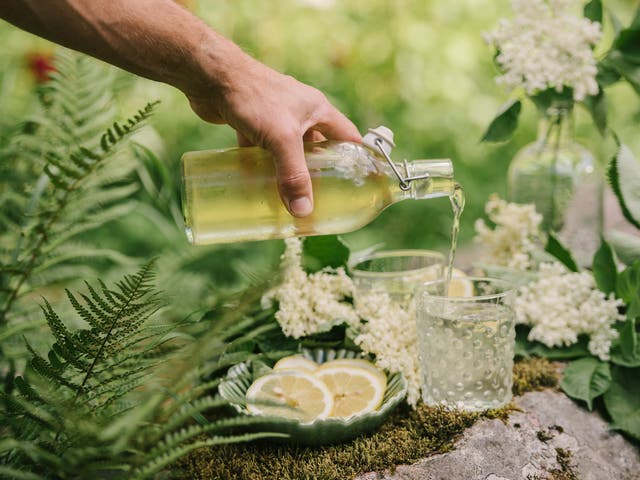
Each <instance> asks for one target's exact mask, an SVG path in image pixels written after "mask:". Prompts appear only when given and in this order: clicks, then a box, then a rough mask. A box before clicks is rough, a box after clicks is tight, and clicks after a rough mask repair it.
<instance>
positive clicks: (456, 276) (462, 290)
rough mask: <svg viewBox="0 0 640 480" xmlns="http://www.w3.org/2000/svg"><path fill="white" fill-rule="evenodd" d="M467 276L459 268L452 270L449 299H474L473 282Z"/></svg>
mask: <svg viewBox="0 0 640 480" xmlns="http://www.w3.org/2000/svg"><path fill="white" fill-rule="evenodd" d="M466 277H467V274H466V273H464V272H463V271H462V270H460V269H458V268H454V269H452V270H451V282H450V283H449V292H448V296H449V297H473V295H474V293H475V289H474V288H473V282H472V281H471V280H468V279H467V278H466Z"/></svg>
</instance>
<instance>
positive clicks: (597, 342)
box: [515, 263, 624, 360]
mask: <svg viewBox="0 0 640 480" xmlns="http://www.w3.org/2000/svg"><path fill="white" fill-rule="evenodd" d="M621 305H622V302H621V301H620V300H616V299H614V298H612V297H609V298H607V296H606V295H605V294H604V293H602V292H601V291H600V290H598V289H597V288H596V285H595V281H594V278H593V275H592V274H591V273H589V272H579V273H573V272H567V270H566V269H565V268H564V267H563V266H562V265H561V264H559V263H551V264H542V265H541V266H540V273H539V277H538V280H537V281H535V282H533V283H531V284H529V285H527V286H526V287H522V288H520V291H519V295H518V298H517V299H516V304H515V309H516V315H517V321H518V323H524V324H527V325H531V326H532V327H533V328H532V329H531V331H530V332H529V337H528V338H529V340H531V341H539V342H542V343H544V344H545V345H547V346H548V347H558V346H563V345H571V344H573V343H576V342H577V341H578V335H581V334H586V335H589V345H588V348H589V352H591V353H592V354H593V355H595V356H597V357H599V358H600V359H601V360H608V359H609V349H610V347H611V341H612V340H614V339H615V338H616V337H617V336H618V332H617V331H616V330H615V329H614V328H613V324H614V323H615V322H617V321H619V320H623V319H624V317H623V316H622V315H620V314H619V313H618V307H619V306H621Z"/></svg>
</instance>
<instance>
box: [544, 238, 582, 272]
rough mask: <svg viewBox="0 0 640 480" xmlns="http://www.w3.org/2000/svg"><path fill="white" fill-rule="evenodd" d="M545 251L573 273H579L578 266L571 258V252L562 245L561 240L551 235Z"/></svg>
mask: <svg viewBox="0 0 640 480" xmlns="http://www.w3.org/2000/svg"><path fill="white" fill-rule="evenodd" d="M544 251H545V252H547V253H550V254H551V255H553V256H554V257H555V258H556V259H558V261H560V263H562V264H563V265H564V266H565V267H567V268H568V269H569V270H571V271H572V272H577V271H578V264H577V263H576V261H575V260H574V259H573V257H572V256H571V252H570V251H569V250H568V249H567V248H566V247H565V246H564V245H562V243H560V240H558V239H557V238H556V236H555V235H553V234H552V233H549V238H548V239H547V245H546V246H545V247H544Z"/></svg>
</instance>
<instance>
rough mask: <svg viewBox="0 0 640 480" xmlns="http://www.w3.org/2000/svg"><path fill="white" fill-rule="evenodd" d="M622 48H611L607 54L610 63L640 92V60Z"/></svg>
mask: <svg viewBox="0 0 640 480" xmlns="http://www.w3.org/2000/svg"><path fill="white" fill-rule="evenodd" d="M639 60H640V59H639V58H636V57H635V56H634V57H633V58H632V57H630V56H629V55H628V54H625V53H623V52H621V51H620V50H611V52H609V54H608V55H607V61H608V65H610V66H611V67H612V68H614V69H615V70H616V71H617V72H618V73H619V74H620V75H621V76H622V77H624V79H625V80H626V81H627V82H629V84H630V85H631V86H632V87H633V89H634V90H635V91H636V92H637V93H638V94H640V62H639Z"/></svg>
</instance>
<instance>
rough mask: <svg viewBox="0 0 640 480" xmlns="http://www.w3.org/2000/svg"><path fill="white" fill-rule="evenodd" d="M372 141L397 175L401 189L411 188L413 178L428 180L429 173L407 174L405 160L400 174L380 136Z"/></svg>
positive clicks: (407, 167)
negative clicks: (403, 174) (413, 175)
mask: <svg viewBox="0 0 640 480" xmlns="http://www.w3.org/2000/svg"><path fill="white" fill-rule="evenodd" d="M369 131H370V132H371V133H375V132H372V131H371V130H369ZM374 143H375V145H376V146H377V147H378V150H380V153H381V154H382V156H383V157H384V158H385V159H386V160H387V162H388V163H389V166H390V167H391V170H393V173H395V175H396V177H398V182H399V183H398V186H399V187H400V190H402V191H403V192H406V191H407V190H409V189H410V188H411V182H413V181H414V180H426V181H428V180H429V178H430V176H431V175H429V174H428V173H425V174H423V175H417V176H415V177H412V176H411V175H410V174H409V163H408V162H407V161H406V160H404V162H403V164H404V173H405V176H402V173H400V171H399V170H398V168H397V167H396V164H395V163H394V161H393V160H391V157H390V156H389V154H388V153H387V152H386V150H385V149H384V148H383V145H384V140H383V139H382V138H380V137H376V139H375V140H374Z"/></svg>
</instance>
